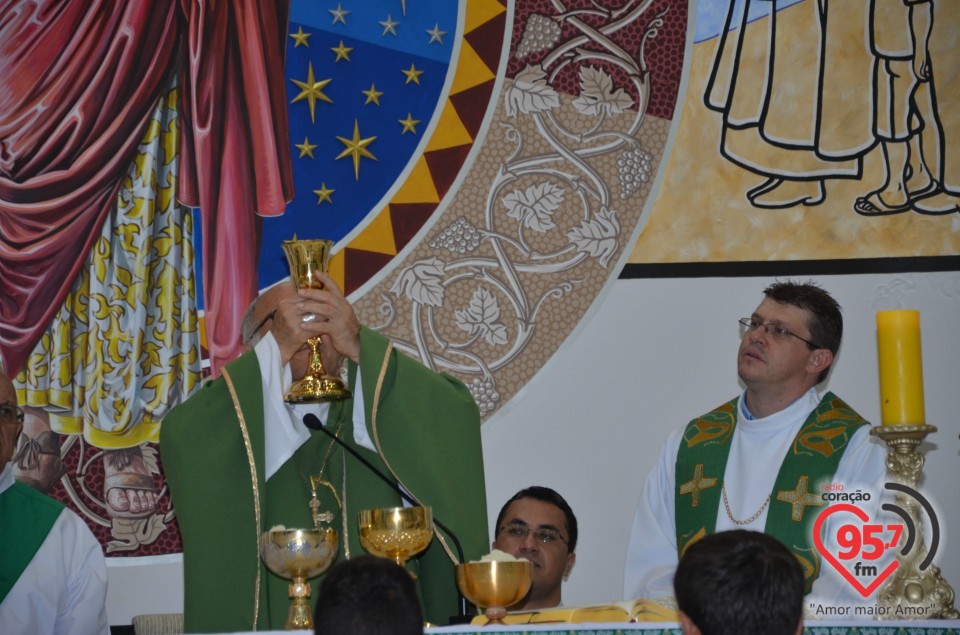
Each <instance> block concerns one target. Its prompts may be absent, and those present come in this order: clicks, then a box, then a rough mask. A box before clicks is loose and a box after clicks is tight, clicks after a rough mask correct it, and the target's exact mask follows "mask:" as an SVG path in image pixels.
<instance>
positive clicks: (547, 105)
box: [504, 66, 560, 117]
mask: <svg viewBox="0 0 960 635" xmlns="http://www.w3.org/2000/svg"><path fill="white" fill-rule="evenodd" d="M504 100H505V102H504V108H505V111H506V113H507V116H509V117H516V116H517V113H518V112H521V113H524V114H533V113H538V112H546V111H548V110H552V109H554V108H559V107H560V96H559V95H558V94H557V91H555V90H553V88H552V87H551V86H550V84H548V83H547V79H546V73H545V72H544V71H543V69H542V68H540V67H539V66H527V67H526V68H525V69H523V70H522V71H520V72H519V73H517V76H516V77H515V78H514V80H513V83H512V84H511V85H510V86H509V88H507V90H506V92H505V93H504Z"/></svg>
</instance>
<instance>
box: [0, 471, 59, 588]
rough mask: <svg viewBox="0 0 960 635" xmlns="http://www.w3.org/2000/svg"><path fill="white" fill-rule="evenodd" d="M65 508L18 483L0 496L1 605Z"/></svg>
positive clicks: (15, 482)
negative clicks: (1, 546) (0, 547)
mask: <svg viewBox="0 0 960 635" xmlns="http://www.w3.org/2000/svg"><path fill="white" fill-rule="evenodd" d="M63 508H64V505H63V503H61V502H59V501H55V500H53V499H52V498H50V497H49V496H44V495H43V494H41V493H40V492H38V491H36V490H35V489H33V488H32V487H28V486H26V485H24V484H23V483H19V482H17V481H14V483H13V485H12V486H10V488H9V489H7V491H5V492H3V494H0V545H3V548H2V549H0V602H3V600H4V598H6V597H7V593H9V592H10V589H12V588H13V585H14V584H16V582H17V580H19V579H20V575H21V574H22V573H23V570H24V569H26V568H27V565H28V564H30V561H31V560H33V557H34V556H35V555H36V554H37V550H38V549H39V548H40V545H42V544H43V541H44V540H46V539H47V535H48V534H49V533H50V529H52V528H53V523H55V522H57V518H59V517H60V512H62V511H63ZM14 528H16V531H13V529H14Z"/></svg>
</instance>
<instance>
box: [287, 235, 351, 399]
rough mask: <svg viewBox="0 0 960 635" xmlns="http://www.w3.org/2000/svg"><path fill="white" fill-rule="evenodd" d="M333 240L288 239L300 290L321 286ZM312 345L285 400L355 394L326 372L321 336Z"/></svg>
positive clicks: (293, 273)
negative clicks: (307, 360)
mask: <svg viewBox="0 0 960 635" xmlns="http://www.w3.org/2000/svg"><path fill="white" fill-rule="evenodd" d="M331 249H333V241H332V240H297V239H296V237H294V239H293V240H286V241H284V242H283V253H284V254H286V256H287V264H288V265H290V278H291V280H293V285H294V286H295V287H296V288H297V289H322V288H323V283H322V282H320V280H318V279H317V274H318V273H321V272H326V271H327V266H328V265H329V261H330V250H331ZM307 344H309V345H310V366H309V368H308V369H307V374H306V375H305V376H304V377H303V379H301V380H299V381H296V382H294V383H293V385H292V386H291V387H290V390H289V391H288V392H287V396H286V397H284V399H285V400H286V401H287V402H288V403H317V402H323V401H342V400H344V399H349V398H350V397H351V396H352V394H351V393H350V390H349V389H348V388H347V387H346V386H345V385H344V383H343V381H341V380H340V378H339V377H334V376H333V375H329V374H327V369H326V368H324V367H323V359H322V358H321V357H320V337H311V338H310V339H308V340H307Z"/></svg>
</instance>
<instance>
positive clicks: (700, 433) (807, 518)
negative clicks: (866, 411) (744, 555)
mask: <svg viewBox="0 0 960 635" xmlns="http://www.w3.org/2000/svg"><path fill="white" fill-rule="evenodd" d="M738 402H739V397H738V398H737V399H734V400H733V401H730V402H728V403H726V404H724V405H722V406H720V407H719V408H717V409H715V410H713V411H712V412H709V413H707V414H705V415H703V416H702V417H699V418H697V419H694V420H693V421H691V422H690V423H689V424H687V428H686V430H685V431H684V434H683V441H681V443H680V449H679V450H678V452H677V464H676V473H675V478H676V484H677V485H676V487H677V489H676V492H675V510H676V512H675V513H676V526H677V552H678V555H680V556H682V555H683V552H684V551H685V550H686V548H687V547H688V546H689V545H690V544H691V543H693V542H694V541H696V540H698V539H700V538H702V537H703V536H705V535H707V534H712V533H714V531H715V529H716V523H717V513H718V511H719V509H720V505H721V501H720V499H721V486H722V484H723V476H724V474H725V473H726V467H727V459H728V458H729V456H730V440H731V439H732V438H733V433H734V430H735V429H736V425H737V412H738V407H737V405H738ZM864 425H869V423H867V421H866V420H864V419H863V418H862V417H861V416H860V415H859V414H857V413H856V412H855V411H854V410H853V409H852V408H851V407H850V406H848V405H847V404H846V403H844V402H843V400H841V399H840V398H839V397H837V396H836V395H834V394H833V393H830V392H828V393H827V394H826V395H824V396H823V398H822V399H821V400H820V403H819V405H818V406H817V407H816V408H814V410H813V412H811V413H810V415H809V416H808V417H807V419H806V421H804V423H803V425H802V426H801V428H800V431H799V432H798V433H797V435H796V437H795V438H794V440H793V443H792V444H791V445H790V450H789V451H788V452H787V454H786V456H785V457H784V458H783V461H782V462H781V463H780V471H779V472H778V473H777V479H776V481H775V482H774V484H773V491H772V492H771V493H770V509H769V511H768V512H767V521H766V524H765V525H764V532H765V533H767V534H770V535H771V536H773V537H775V538H777V539H778V540H779V541H780V542H782V543H783V544H784V545H786V546H787V548H788V549H790V551H791V552H793V554H794V555H795V556H796V557H797V559H798V560H799V561H800V564H801V566H802V567H803V573H804V577H805V583H806V592H807V593H809V592H810V589H811V588H813V583H814V581H815V580H816V579H817V577H818V576H819V574H820V558H819V554H818V553H817V552H816V549H815V548H814V546H813V524H814V522H815V520H816V517H817V514H818V513H819V511H820V510H821V509H822V508H823V506H824V505H825V503H824V501H823V499H822V498H821V496H820V494H819V491H820V489H819V488H820V485H821V484H823V483H825V482H828V481H829V480H830V479H832V478H833V475H834V473H835V472H836V471H837V466H838V465H839V464H840V459H841V457H842V456H843V453H844V451H846V449H847V444H848V443H849V441H850V439H851V438H852V437H853V434H854V432H856V431H857V429H859V428H860V427H861V426H864Z"/></svg>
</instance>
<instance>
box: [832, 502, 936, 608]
mask: <svg viewBox="0 0 960 635" xmlns="http://www.w3.org/2000/svg"><path fill="white" fill-rule="evenodd" d="M884 488H885V489H887V490H890V491H893V492H899V493H901V494H904V495H906V496H909V497H911V498H913V499H914V500H915V501H917V503H919V505H920V506H921V507H922V508H923V510H924V512H925V513H926V516H927V519H928V521H929V523H930V533H931V539H930V545H929V548H928V551H927V554H926V557H925V558H924V559H923V561H922V562H921V563H920V565H919V567H918V568H919V570H920V571H921V572H922V571H925V570H926V569H927V568H928V567H929V566H930V564H931V563H932V562H933V558H934V556H936V553H937V549H938V548H939V546H940V523H939V521H938V520H937V514H936V512H935V511H934V509H933V506H932V505H931V504H930V501H928V500H927V499H926V497H924V495H923V494H921V493H920V492H918V491H917V490H915V489H913V488H912V487H909V486H907V485H902V484H900V483H886V484H885V485H884ZM821 489H823V490H826V491H825V492H824V493H823V494H822V497H823V499H824V501H825V502H827V503H829V504H830V506H829V507H827V508H826V509H824V510H823V511H822V512H820V514H819V515H818V516H817V519H816V521H815V522H814V526H813V540H814V545H815V546H816V549H817V551H818V552H819V553H820V555H821V556H822V557H823V559H824V560H826V561H827V562H829V563H830V565H831V566H832V567H833V568H834V569H836V570H837V572H838V573H840V575H841V576H843V578H844V579H845V580H846V581H847V582H848V583H849V584H850V585H851V586H852V587H853V588H854V589H856V591H857V592H858V593H860V595H862V596H863V597H867V596H869V595H870V594H872V593H873V592H874V591H876V590H877V588H878V587H880V585H882V584H883V583H884V582H885V581H886V580H887V579H888V578H889V577H890V576H891V575H892V574H893V572H894V571H896V570H897V568H898V567H899V566H900V562H899V561H898V559H897V558H896V555H897V553H899V555H900V556H906V555H907V554H909V553H910V551H911V550H912V549H913V547H914V544H915V543H916V541H917V539H918V537H917V532H918V528H917V526H916V524H915V523H914V521H913V518H912V516H911V515H910V513H909V512H908V511H907V510H905V509H904V508H903V507H901V506H899V505H895V504H892V503H884V504H883V505H882V506H881V509H882V510H883V511H887V512H890V513H891V514H893V515H895V516H896V517H898V519H899V522H889V523H887V522H884V523H881V522H876V521H875V520H874V519H872V518H870V516H869V515H868V514H867V512H865V511H864V510H863V509H861V508H860V507H858V506H857V503H858V502H861V501H862V502H867V501H869V500H870V498H871V495H870V493H869V492H860V490H857V491H856V492H852V493H847V492H844V491H842V490H843V486H842V485H839V484H832V485H825V486H823V487H822V488H821ZM831 518H832V519H834V521H838V522H835V523H832V524H831V527H834V534H833V535H832V536H827V537H826V544H825V542H824V541H825V537H824V525H825V524H826V523H827V521H828V520H829V519H831ZM898 547H899V552H897V548H898Z"/></svg>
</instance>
